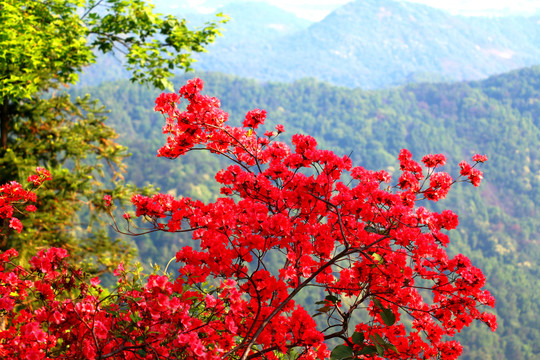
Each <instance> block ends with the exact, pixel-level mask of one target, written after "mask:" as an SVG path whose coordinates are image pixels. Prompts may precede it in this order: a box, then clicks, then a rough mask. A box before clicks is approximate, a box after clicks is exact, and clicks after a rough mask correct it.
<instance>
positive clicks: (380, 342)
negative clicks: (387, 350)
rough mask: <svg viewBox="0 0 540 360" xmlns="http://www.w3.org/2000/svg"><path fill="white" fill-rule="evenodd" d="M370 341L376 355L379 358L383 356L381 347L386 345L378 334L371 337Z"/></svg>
mask: <svg viewBox="0 0 540 360" xmlns="http://www.w3.org/2000/svg"><path fill="white" fill-rule="evenodd" d="M371 339H372V340H373V343H374V344H375V348H376V349H377V354H378V355H379V356H383V355H384V347H383V345H384V344H386V342H385V341H384V340H383V338H382V337H381V336H380V335H379V334H373V335H371Z"/></svg>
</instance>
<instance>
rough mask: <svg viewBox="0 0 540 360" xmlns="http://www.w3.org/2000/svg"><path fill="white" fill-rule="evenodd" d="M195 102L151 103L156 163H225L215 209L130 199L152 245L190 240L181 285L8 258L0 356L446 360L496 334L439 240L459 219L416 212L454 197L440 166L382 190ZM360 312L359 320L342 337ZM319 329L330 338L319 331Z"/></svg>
mask: <svg viewBox="0 0 540 360" xmlns="http://www.w3.org/2000/svg"><path fill="white" fill-rule="evenodd" d="M202 88H203V83H202V81H201V80H199V79H195V80H191V81H189V82H188V83H187V84H186V85H185V86H184V87H182V89H181V90H180V95H181V97H182V98H184V99H185V100H187V102H188V104H187V107H186V110H185V111H183V112H182V111H179V110H178V108H177V105H178V102H179V98H178V96H177V95H174V96H173V95H170V94H169V95H161V96H160V97H159V98H158V100H157V101H156V111H159V112H161V113H162V114H163V115H164V116H165V117H166V125H165V127H164V133H166V134H167V136H168V138H167V142H166V144H165V145H164V146H163V147H162V148H161V149H160V150H159V152H158V156H165V157H170V158H176V157H179V156H182V155H184V154H185V153H187V152H189V151H193V150H207V151H209V152H210V153H212V154H215V155H216V156H224V157H226V158H227V159H229V160H230V161H231V165H230V166H228V167H227V168H226V169H223V170H221V171H220V172H219V173H218V174H217V175H216V180H217V181H218V182H219V183H220V184H221V185H222V188H221V193H222V194H223V195H224V196H223V197H222V198H219V199H217V200H216V201H215V202H212V203H208V204H204V203H202V202H199V201H194V200H192V199H189V198H178V199H177V198H174V197H173V196H171V195H168V194H156V195H153V196H151V197H147V196H142V195H135V196H134V197H133V198H132V203H133V205H134V206H135V208H136V216H137V217H142V218H144V219H145V220H147V221H148V223H149V224H151V228H150V229H147V231H169V232H191V233H192V238H193V242H194V243H197V245H198V246H185V247H183V248H182V249H180V251H178V253H177V254H176V260H177V261H178V262H179V263H180V270H179V271H180V272H179V276H178V277H176V278H175V279H172V278H170V277H168V276H164V275H160V274H152V275H150V276H148V277H147V278H146V281H140V275H139V273H138V272H136V273H134V274H132V272H130V271H129V270H126V269H125V268H124V266H123V264H120V265H119V266H118V268H117V270H116V271H115V276H117V277H118V286H117V288H116V289H115V290H114V291H113V292H112V293H111V294H109V295H104V292H103V291H102V290H101V289H100V288H99V285H98V281H97V280H96V279H91V280H90V281H88V280H86V279H84V276H83V275H82V274H81V273H80V271H78V270H76V269H72V268H69V266H66V264H65V260H64V259H65V255H67V254H66V253H64V252H62V251H60V250H58V249H50V250H48V251H44V252H40V254H38V256H37V257H36V258H33V259H32V260H31V265H32V266H31V267H30V269H29V270H25V269H23V268H20V267H17V266H13V265H9V264H10V259H11V258H12V257H13V256H15V254H14V253H13V252H11V253H6V254H2V255H1V257H0V259H2V261H3V263H2V264H1V266H2V269H3V271H2V272H0V282H1V283H2V285H4V286H3V287H2V288H1V289H2V290H0V291H2V292H3V293H2V294H0V295H2V300H1V301H0V309H2V310H4V311H6V312H8V313H9V317H8V318H9V319H11V320H10V322H9V324H8V326H7V328H6V329H7V330H6V331H4V332H1V333H0V334H1V335H0V336H2V339H4V341H0V356H7V357H9V356H12V354H20V353H23V352H24V353H25V354H32V356H36V357H39V356H43V354H46V353H47V354H51V353H54V352H56V353H57V354H60V355H61V356H63V357H65V358H87V359H105V358H118V359H141V358H146V359H157V358H178V357H182V358H186V359H194V358H203V359H229V358H235V359H241V360H247V359H255V358H260V359H262V358H268V359H276V358H277V354H278V353H286V352H289V351H292V349H294V351H295V352H296V353H297V355H298V356H299V358H301V359H327V358H328V357H329V356H330V355H332V358H334V359H345V358H354V357H357V358H362V357H363V356H372V357H374V358H383V357H384V358H387V359H400V358H405V357H406V358H411V359H434V358H438V357H443V358H445V359H456V358H457V357H458V356H459V355H461V352H462V347H461V345H459V343H458V342H456V341H451V340H449V338H451V337H452V336H453V335H454V334H455V333H456V332H459V331H461V330H462V329H463V328H464V327H466V326H469V325H470V324H471V323H472V322H473V321H474V320H480V321H482V322H484V323H486V324H487V325H488V326H490V328H491V329H492V330H495V329H496V327H497V325H496V321H495V317H494V316H493V315H492V314H489V313H486V312H483V311H482V310H481V309H482V307H483V306H490V307H493V306H494V299H493V297H492V296H491V295H490V294H489V292H488V291H487V290H485V289H484V285H485V277H484V275H483V274H482V272H481V271H480V270H479V269H477V268H475V267H474V266H472V264H471V262H470V261H469V259H468V258H466V257H465V256H464V255H461V254H459V255H457V256H455V257H453V258H451V257H449V256H448V254H447V253H446V246H447V245H448V243H449V241H450V237H449V236H448V234H447V233H446V232H445V231H446V230H451V229H454V228H456V227H457V226H458V217H457V215H456V214H454V213H453V212H452V211H450V210H444V211H443V212H441V213H437V212H433V211H430V210H428V209H427V208H426V207H423V206H419V202H421V201H438V200H440V199H443V198H444V197H445V196H446V195H447V193H448V192H449V191H450V190H451V188H452V186H454V185H455V183H456V180H453V179H452V177H451V176H450V175H449V174H448V173H445V172H434V168H436V167H439V166H443V165H444V164H445V162H446V159H445V157H444V156H442V155H427V156H425V157H424V158H423V159H422V162H423V163H424V165H425V166H426V168H425V169H423V168H422V166H421V165H420V164H419V163H418V162H416V161H415V160H413V155H412V154H411V153H410V152H409V151H408V150H406V149H404V150H402V151H401V152H400V154H399V157H398V161H399V164H400V169H401V174H400V175H399V179H398V181H397V184H396V185H395V186H394V187H391V186H389V185H387V184H388V183H391V181H392V180H391V177H390V175H389V174H388V173H387V172H385V171H371V170H367V169H364V168H362V167H353V166H352V161H351V159H349V158H348V157H347V156H342V157H340V156H337V155H336V154H334V153H333V152H331V151H328V150H322V149H319V148H318V145H317V142H316V141H315V139H314V138H312V137H311V136H308V135H298V134H297V135H294V136H293V137H292V145H293V148H292V149H291V148H290V147H289V146H288V145H286V144H285V143H283V142H279V141H277V137H278V136H279V135H280V134H282V133H283V132H284V128H283V126H281V125H278V126H277V127H276V131H277V134H274V133H273V132H272V133H269V132H265V133H264V135H262V136H259V135H258V134H257V132H256V128H257V127H258V126H260V125H262V124H263V122H264V118H265V116H266V114H265V112H263V110H258V109H255V110H253V111H251V112H249V113H248V115H247V116H246V118H245V120H244V124H243V125H244V126H243V127H231V126H228V125H227V124H226V122H227V120H228V115H227V114H226V113H225V112H223V111H222V110H221V109H220V102H219V100H218V99H215V98H212V97H208V96H206V95H202V94H201V93H200V91H201V90H202ZM473 161H475V162H476V164H478V163H479V162H482V161H485V158H484V157H477V156H475V158H473ZM476 164H475V165H476ZM460 169H461V171H460V174H461V176H462V177H463V178H465V179H466V180H465V181H468V182H471V183H472V184H473V185H475V186H477V185H478V184H479V182H480V180H481V173H480V172H479V170H477V169H476V168H474V167H473V166H471V165H469V164H468V163H466V162H462V163H460ZM345 175H346V176H345ZM460 178H461V177H460ZM345 179H347V180H345ZM351 179H352V181H351ZM126 219H128V220H129V221H128V223H130V222H131V221H133V220H131V219H130V218H129V217H126ZM119 230H120V229H119ZM209 283H211V284H212V286H210V285H208V284H209ZM308 288H314V289H319V290H320V292H319V293H318V294H319V295H318V296H320V297H321V298H320V301H319V302H318V304H319V305H320V306H318V307H316V308H312V307H308V306H304V305H310V304H300V303H298V302H297V300H298V294H299V293H300V292H301V291H305V290H306V289H308ZM59 289H62V290H59ZM75 289H76V291H75ZM70 291H74V292H75V293H77V294H78V296H77V297H76V298H75V299H74V298H70V297H69V292H70ZM426 293H429V295H427V296H426ZM14 294H16V295H14ZM21 297H24V298H29V299H30V298H32V299H35V300H34V302H35V303H34V305H33V306H32V308H33V309H36V310H35V311H27V310H26V309H24V308H21V309H17V311H16V310H14V309H15V303H16V301H17V300H18V299H19V298H21ZM358 311H364V312H365V314H366V316H367V317H368V318H369V320H368V321H366V322H360V323H354V324H351V321H352V320H351V319H352V315H353V313H355V312H358ZM316 316H323V317H326V318H327V319H326V320H327V321H325V322H324V324H327V325H326V326H324V325H319V326H317V325H316V323H315V321H314V318H315V317H316ZM406 323H410V324H412V328H407V327H406V326H405V324H406ZM23 324H24V325H23ZM351 329H352V330H351ZM333 338H338V339H341V340H342V342H343V343H342V345H339V346H338V347H337V348H335V349H334V350H333V351H332V353H330V351H329V349H327V346H326V343H325V341H326V340H328V339H333ZM6 344H17V345H15V346H7V345H6Z"/></svg>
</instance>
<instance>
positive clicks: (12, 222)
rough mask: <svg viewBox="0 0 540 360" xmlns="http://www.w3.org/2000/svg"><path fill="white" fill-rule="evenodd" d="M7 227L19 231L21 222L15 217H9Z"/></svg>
mask: <svg viewBox="0 0 540 360" xmlns="http://www.w3.org/2000/svg"><path fill="white" fill-rule="evenodd" d="M9 227H10V228H12V229H14V230H16V231H17V232H18V233H20V232H21V231H22V229H23V224H22V223H21V220H19V219H17V218H11V220H10V221H9Z"/></svg>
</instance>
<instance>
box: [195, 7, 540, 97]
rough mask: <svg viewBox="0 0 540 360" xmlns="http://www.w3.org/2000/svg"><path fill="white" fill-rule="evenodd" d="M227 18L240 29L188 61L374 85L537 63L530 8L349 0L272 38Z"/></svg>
mask: <svg viewBox="0 0 540 360" xmlns="http://www.w3.org/2000/svg"><path fill="white" fill-rule="evenodd" d="M247 6H248V4H246V3H237V4H235V3H232V4H231V3H230V4H228V6H227V9H229V10H230V11H238V14H240V13H241V11H240V9H241V8H242V7H247ZM261 15H263V16H264V14H261ZM244 25H245V26H244ZM235 26H236V27H237V29H239V28H241V27H242V26H244V31H237V32H236V34H238V35H237V36H233V35H232V34H231V35H230V37H229V38H228V39H217V41H216V44H213V45H211V46H209V47H208V50H209V52H208V53H206V54H202V55H200V56H198V59H199V63H198V64H197V65H196V68H198V69H200V70H205V71H220V72H227V73H231V74H235V75H240V76H244V77H253V78H256V79H261V80H265V81H293V80H295V79H299V78H302V77H316V78H318V79H320V80H323V81H328V82H330V83H333V84H338V85H345V86H349V87H362V88H381V87H387V86H393V85H398V84H404V83H407V82H411V81H414V80H416V79H418V78H419V79H420V80H424V81H426V80H427V81H429V80H432V79H433V80H434V81H439V80H473V79H480V78H485V77H487V76H489V75H492V74H497V73H503V72H506V71H510V70H513V69H517V68H520V67H524V66H531V65H537V64H540V16H538V15H536V16H534V17H494V18H487V17H464V16H453V15H450V14H448V13H446V12H444V11H442V10H438V9H434V8H431V7H428V6H426V5H422V4H416V3H408V2H404V1H396V0H357V1H353V2H351V3H348V4H346V5H344V6H342V7H340V8H339V9H337V10H336V11H334V12H333V13H331V14H330V15H329V16H327V17H326V18H325V19H323V20H322V21H320V22H317V23H314V24H312V25H311V26H309V27H307V28H305V29H301V30H299V31H297V32H295V33H292V34H285V35H283V36H281V37H277V38H274V39H257V38H251V39H250V34H251V31H250V29H251V28H253V27H252V26H250V25H248V19H245V18H241V17H239V18H237V24H236V25H235ZM225 37H227V33H226V32H225ZM230 44H234V47H233V48H231V46H230Z"/></svg>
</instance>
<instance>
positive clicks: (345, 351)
mask: <svg viewBox="0 0 540 360" xmlns="http://www.w3.org/2000/svg"><path fill="white" fill-rule="evenodd" d="M353 356H354V352H353V349H352V348H350V347H348V346H347V345H338V346H336V347H335V348H334V350H332V353H331V354H330V359H331V360H341V359H352V358H353Z"/></svg>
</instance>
